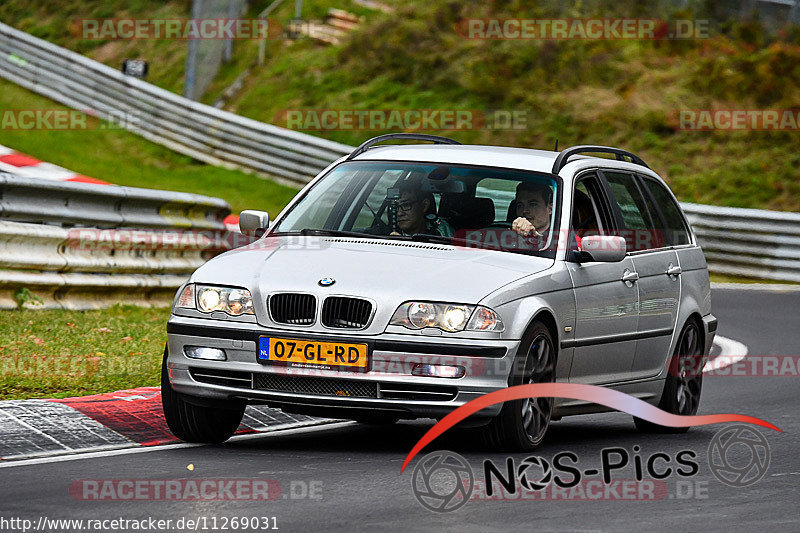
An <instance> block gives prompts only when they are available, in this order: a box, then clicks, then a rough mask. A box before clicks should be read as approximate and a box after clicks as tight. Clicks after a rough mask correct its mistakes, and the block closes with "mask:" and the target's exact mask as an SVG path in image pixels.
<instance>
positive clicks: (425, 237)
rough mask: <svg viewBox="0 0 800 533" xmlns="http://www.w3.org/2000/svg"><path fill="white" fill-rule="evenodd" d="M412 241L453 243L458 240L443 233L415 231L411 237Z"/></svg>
mask: <svg viewBox="0 0 800 533" xmlns="http://www.w3.org/2000/svg"><path fill="white" fill-rule="evenodd" d="M409 238H410V239H411V240H412V241H419V242H433V243H437V244H453V241H454V240H456V239H454V238H453V237H443V236H441V235H431V234H430V233H415V234H413V235H411V237H409Z"/></svg>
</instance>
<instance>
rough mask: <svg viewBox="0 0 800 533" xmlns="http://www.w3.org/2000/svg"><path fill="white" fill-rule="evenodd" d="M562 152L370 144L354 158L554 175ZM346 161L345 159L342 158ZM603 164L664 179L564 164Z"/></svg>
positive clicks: (579, 158) (586, 158)
mask: <svg viewBox="0 0 800 533" xmlns="http://www.w3.org/2000/svg"><path fill="white" fill-rule="evenodd" d="M559 154H560V152H553V151H550V150H535V149H533V148H514V147H510V146H488V145H477V144H394V145H380V146H374V147H370V149H369V150H366V151H365V152H362V153H360V154H358V155H357V156H356V157H355V158H353V161H381V160H383V161H387V160H388V161H413V162H420V163H448V164H454V165H458V164H461V165H476V166H488V167H501V168H513V169H518V170H529V171H533V172H543V173H547V174H552V172H553V164H554V163H555V160H556V158H557V157H558V155H559ZM342 160H344V158H343V159H342ZM598 163H599V166H603V167H607V168H618V169H626V170H631V171H634V172H640V173H643V174H648V175H650V176H653V177H655V178H657V179H659V180H660V179H661V178H660V177H659V176H658V175H657V174H656V173H655V172H653V171H652V170H651V169H649V168H647V167H644V166H641V165H637V164H635V163H629V162H627V161H617V160H615V159H608V158H604V157H594V156H590V155H583V154H575V155H573V156H572V157H571V158H570V159H569V163H568V164H567V165H564V168H565V169H567V171H566V172H564V171H562V172H560V174H561V175H562V176H568V175H571V174H572V173H574V172H577V171H580V170H582V169H584V168H591V167H597V166H598Z"/></svg>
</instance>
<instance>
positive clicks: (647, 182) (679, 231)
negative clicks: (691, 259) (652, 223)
mask: <svg viewBox="0 0 800 533" xmlns="http://www.w3.org/2000/svg"><path fill="white" fill-rule="evenodd" d="M642 183H644V186H645V187H646V188H647V190H648V191H650V194H652V195H653V199H654V200H655V202H656V205H657V206H658V208H659V209H660V210H661V214H662V215H664V222H665V223H666V225H667V230H668V233H669V239H670V244H671V245H672V246H680V245H682V244H690V243H691V239H690V238H689V230H688V229H687V228H686V223H685V222H684V220H683V217H682V216H681V211H680V208H679V207H678V205H677V204H676V203H675V200H673V199H672V195H670V194H669V192H668V191H667V189H665V188H664V186H663V185H661V184H660V183H657V182H656V181H654V180H651V179H647V178H644V179H642Z"/></svg>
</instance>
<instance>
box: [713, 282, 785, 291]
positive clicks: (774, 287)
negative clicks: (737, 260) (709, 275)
mask: <svg viewBox="0 0 800 533" xmlns="http://www.w3.org/2000/svg"><path fill="white" fill-rule="evenodd" d="M711 288H712V289H715V290H736V291H770V292H795V291H800V285H798V284H794V283H712V284H711Z"/></svg>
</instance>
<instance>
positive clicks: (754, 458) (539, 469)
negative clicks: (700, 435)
mask: <svg viewBox="0 0 800 533" xmlns="http://www.w3.org/2000/svg"><path fill="white" fill-rule="evenodd" d="M508 461H510V462H513V459H512V458H508ZM769 462H770V449H769V443H768V442H767V439H766V438H765V437H764V435H762V434H761V433H760V432H759V431H757V430H756V429H754V428H752V427H750V426H747V425H744V424H737V425H732V426H728V427H726V428H724V429H722V430H720V431H718V432H717V433H716V434H715V435H714V437H713V438H712V439H711V442H710V444H709V446H708V465H709V467H710V469H711V473H712V474H714V477H716V478H717V479H718V480H719V481H720V482H722V483H724V484H726V485H729V486H732V487H747V486H750V485H753V484H754V483H757V482H758V481H760V480H761V478H763V477H764V475H765V474H766V472H767V469H768V468H769ZM495 470H496V467H495ZM695 472H697V470H696V469H695ZM516 477H517V481H518V482H519V486H520V487H522V488H523V489H525V490H528V491H541V490H544V489H546V488H547V487H548V486H549V485H550V483H551V482H552V480H553V477H554V472H553V468H552V466H551V464H550V462H549V461H547V460H546V459H543V458H542V457H539V456H531V457H527V458H525V459H523V460H522V461H521V462H520V463H519V465H518V466H517V468H516ZM486 483H489V480H488V479H487V480H486ZM411 484H412V485H411V486H412V490H413V492H414V496H415V497H416V498H417V501H418V502H419V503H420V504H422V506H423V507H425V508H426V509H428V510H430V511H435V512H449V511H455V510H456V509H459V508H461V507H463V506H464V505H465V504H466V503H467V501H469V500H470V498H471V497H472V494H473V490H474V489H475V474H474V472H473V470H472V467H471V466H470V465H469V463H468V462H467V460H466V459H464V458H463V457H462V456H460V455H459V454H457V453H454V452H450V451H447V450H437V451H434V452H431V453H429V454H427V455H426V456H424V457H423V458H422V459H421V460H420V461H419V462H418V463H417V465H416V467H415V468H414V472H413V474H412V476H411Z"/></svg>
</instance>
